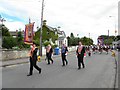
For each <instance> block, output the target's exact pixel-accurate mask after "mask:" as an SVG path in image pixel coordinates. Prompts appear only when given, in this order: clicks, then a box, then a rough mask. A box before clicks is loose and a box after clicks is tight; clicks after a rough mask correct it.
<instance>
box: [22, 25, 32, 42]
mask: <svg viewBox="0 0 120 90" xmlns="http://www.w3.org/2000/svg"><path fill="white" fill-rule="evenodd" d="M33 28H34V23H30V24H27V25H25V34H24V43H25V44H32V43H33V35H34V32H33Z"/></svg>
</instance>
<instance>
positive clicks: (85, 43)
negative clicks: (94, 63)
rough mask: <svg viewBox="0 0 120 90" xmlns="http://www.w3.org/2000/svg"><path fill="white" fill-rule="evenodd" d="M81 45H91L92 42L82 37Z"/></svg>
mask: <svg viewBox="0 0 120 90" xmlns="http://www.w3.org/2000/svg"><path fill="white" fill-rule="evenodd" d="M80 41H81V42H82V43H83V45H93V40H92V39H90V38H87V37H83V38H81V39H80Z"/></svg>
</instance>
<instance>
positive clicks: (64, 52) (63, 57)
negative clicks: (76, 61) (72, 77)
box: [61, 44, 68, 66]
mask: <svg viewBox="0 0 120 90" xmlns="http://www.w3.org/2000/svg"><path fill="white" fill-rule="evenodd" d="M67 54H68V49H67V47H66V45H65V44H63V46H62V49H61V57H62V63H63V65H62V66H65V62H66V65H68V61H67V59H66V56H67Z"/></svg>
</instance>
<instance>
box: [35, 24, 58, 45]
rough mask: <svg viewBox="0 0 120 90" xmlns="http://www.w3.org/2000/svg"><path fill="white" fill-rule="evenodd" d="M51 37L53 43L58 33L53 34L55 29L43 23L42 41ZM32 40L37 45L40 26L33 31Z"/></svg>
mask: <svg viewBox="0 0 120 90" xmlns="http://www.w3.org/2000/svg"><path fill="white" fill-rule="evenodd" d="M50 38H51V39H52V42H53V43H55V40H57V39H58V34H55V31H52V30H50V29H49V28H48V27H47V26H46V25H43V30H42V43H44V42H45V41H49V39H50ZM34 41H35V42H36V43H37V45H39V41H40V28H39V29H38V31H37V32H35V36H34Z"/></svg>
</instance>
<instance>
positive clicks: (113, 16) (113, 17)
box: [109, 16, 117, 41]
mask: <svg viewBox="0 0 120 90" xmlns="http://www.w3.org/2000/svg"><path fill="white" fill-rule="evenodd" d="M109 17H110V18H112V17H113V18H114V24H115V26H114V27H115V41H116V34H117V30H116V17H115V16H109Z"/></svg>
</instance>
